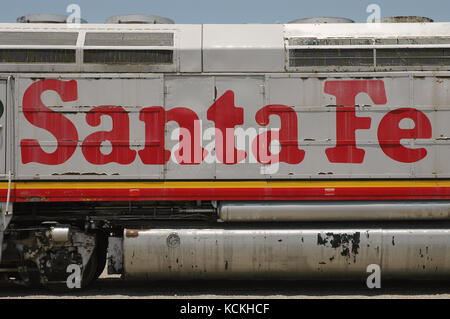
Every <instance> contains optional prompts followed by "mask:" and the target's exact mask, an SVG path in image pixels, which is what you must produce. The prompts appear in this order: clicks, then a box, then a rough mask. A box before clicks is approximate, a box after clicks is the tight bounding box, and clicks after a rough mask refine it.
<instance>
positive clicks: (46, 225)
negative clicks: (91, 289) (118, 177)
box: [0, 202, 215, 288]
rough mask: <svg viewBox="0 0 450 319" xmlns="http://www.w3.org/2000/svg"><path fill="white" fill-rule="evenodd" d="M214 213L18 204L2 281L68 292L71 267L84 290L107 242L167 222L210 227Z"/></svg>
mask: <svg viewBox="0 0 450 319" xmlns="http://www.w3.org/2000/svg"><path fill="white" fill-rule="evenodd" d="M214 211H215V209H214V207H212V206H211V203H209V205H207V204H204V203H202V202H192V203H183V205H176V206H175V205H174V204H173V203H167V202H161V203H131V202H130V203H95V204H91V203H82V204H80V203H18V204H16V205H15V207H14V217H13V218H12V220H11V222H10V223H9V226H8V228H7V230H6V231H5V233H4V238H3V254H2V255H1V263H0V279H2V280H7V281H12V282H14V283H17V284H20V285H25V286H48V287H58V288H64V287H65V286H66V283H67V282H66V281H67V278H68V276H69V275H70V273H68V272H67V269H68V267H69V266H70V265H77V266H79V269H80V278H81V283H80V285H81V286H82V287H85V286H88V285H89V284H90V283H91V282H92V281H94V280H95V279H96V278H98V276H99V275H100V274H101V273H102V272H103V270H104V267H105V264H106V253H107V246H108V237H110V236H117V235H118V234H120V233H122V232H123V230H124V228H126V227H137V225H140V226H139V227H150V226H154V225H155V224H160V223H164V221H166V222H167V221H173V222H174V221H181V222H183V221H186V222H189V221H191V222H202V223H204V222H206V223H209V222H213V221H215V218H214V215H213V214H211V213H212V212H214Z"/></svg>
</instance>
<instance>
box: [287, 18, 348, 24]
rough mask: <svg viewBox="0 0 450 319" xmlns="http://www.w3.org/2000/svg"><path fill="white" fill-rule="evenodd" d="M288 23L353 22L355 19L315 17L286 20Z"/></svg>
mask: <svg viewBox="0 0 450 319" xmlns="http://www.w3.org/2000/svg"><path fill="white" fill-rule="evenodd" d="M288 23H290V24H296V23H301V24H303V23H355V21H353V20H351V19H347V18H336V17H316V18H303V19H297V20H293V21H290V22H288Z"/></svg>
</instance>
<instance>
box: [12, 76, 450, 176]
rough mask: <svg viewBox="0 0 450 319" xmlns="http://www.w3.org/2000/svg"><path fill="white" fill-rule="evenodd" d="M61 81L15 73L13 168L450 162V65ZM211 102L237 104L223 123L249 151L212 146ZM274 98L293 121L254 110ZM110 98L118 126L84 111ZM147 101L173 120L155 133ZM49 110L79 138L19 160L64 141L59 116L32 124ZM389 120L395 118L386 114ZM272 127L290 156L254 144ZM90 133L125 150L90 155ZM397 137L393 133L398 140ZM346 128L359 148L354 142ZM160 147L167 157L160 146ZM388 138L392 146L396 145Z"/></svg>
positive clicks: (440, 169)
mask: <svg viewBox="0 0 450 319" xmlns="http://www.w3.org/2000/svg"><path fill="white" fill-rule="evenodd" d="M58 81H59V82H57V83H59V84H58V85H63V84H64V85H66V86H67V87H69V86H70V90H69V89H68V88H67V89H66V90H68V91H67V92H71V93H70V94H73V95H72V96H70V97H68V99H69V100H67V101H62V100H61V98H62V97H61V94H63V93H64V91H63V90H60V91H59V92H58V90H56V89H51V88H50V89H47V90H45V89H43V86H41V87H40V86H39V85H44V83H48V81H47V82H45V81H43V80H38V79H35V78H33V77H29V76H22V77H21V78H20V79H19V80H18V82H17V87H16V94H17V100H16V104H17V108H16V119H15V121H16V125H15V130H16V132H15V135H14V141H15V142H14V144H15V147H16V148H15V153H14V154H15V158H16V160H15V161H14V163H15V165H16V167H15V172H16V177H17V178H19V179H36V178H38V179H98V177H101V178H102V179H121V178H133V179H275V178H276V179H339V178H353V179H357V178H384V179H390V178H448V177H450V166H449V165H448V161H447V160H446V159H447V158H448V157H449V156H450V149H449V148H448V143H449V137H450V129H449V127H448V125H447V123H448V121H449V116H450V113H449V110H450V108H449V106H450V105H449V101H450V96H449V94H450V93H449V90H448V87H449V86H450V76H448V74H447V73H440V75H439V76H436V73H422V74H418V73H417V74H411V75H410V74H407V73H386V74H383V77H382V78H379V77H378V76H376V75H375V74H365V77H364V79H361V78H360V77H359V75H357V74H351V75H344V74H327V73H326V74H322V75H307V76H306V75H292V74H291V75H288V74H267V75H265V76H263V75H214V76H213V75H210V76H202V75H195V76H194V75H191V76H163V75H149V76H145V77H143V78H135V77H133V76H130V78H120V77H118V78H112V79H111V78H107V77H106V76H105V75H102V76H100V75H99V76H98V77H97V78H91V77H85V76H74V75H71V76H65V77H62V78H61V80H58ZM37 85H38V86H37ZM367 87H368V89H367ZM353 89H356V90H359V91H358V92H359V94H357V95H356V94H354V93H352V92H353V91H352V90H353ZM39 90H40V91H39ZM27 92H28V93H27ZM25 97H27V99H25ZM24 101H25V102H26V103H27V107H28V110H27V111H26V112H27V114H25V113H24ZM40 103H42V105H44V106H45V107H46V108H48V109H47V110H46V111H45V112H41V111H40V113H39V112H38V113H37V114H36V113H33V111H32V107H36V108H37V107H38V106H39V105H41V104H40ZM343 104H345V105H343ZM215 105H223V106H221V108H222V107H229V108H231V109H230V111H227V112H233V114H235V115H236V116H241V115H239V112H241V111H239V110H242V118H241V120H242V124H240V123H237V124H235V125H234V126H229V127H231V128H233V127H234V130H233V131H234V137H235V146H234V147H236V148H237V149H239V150H242V151H245V155H244V157H240V158H239V159H238V158H237V157H233V155H232V158H231V160H228V159H226V158H223V157H221V156H220V155H218V153H217V152H216V150H215V147H217V141H218V140H217V138H215V135H216V132H217V126H216V129H215V121H217V120H218V119H219V118H220V117H221V116H222V117H223V115H220V114H221V113H217V114H219V115H217V116H218V118H217V119H216V120H214V117H215V112H218V111H219V109H217V107H216V106H215ZM274 105H277V107H282V108H284V109H285V111H290V112H291V113H290V114H288V115H289V116H290V119H292V121H293V122H292V123H296V125H297V127H294V126H293V124H290V123H291V122H283V123H282V122H281V121H280V115H281V114H283V113H280V115H279V116H277V113H276V112H275V113H273V114H272V115H270V117H268V120H267V121H266V120H264V121H263V122H261V119H260V120H258V121H259V122H256V117H257V114H258V112H259V114H260V115H261V114H264V113H261V112H263V111H262V109H263V108H264V107H265V111H264V112H271V111H270V110H271V108H273V106H274ZM350 105H354V106H355V107H351V106H350ZM105 106H107V107H105ZM108 106H112V107H114V108H116V110H120V113H121V114H122V116H121V119H120V121H118V120H116V121H115V122H114V125H113V122H112V116H115V115H116V114H117V112H112V111H107V112H106V113H105V114H104V115H102V116H100V117H99V122H98V123H97V122H95V123H94V122H89V123H90V124H89V123H87V120H86V116H87V115H88V114H89V113H91V115H90V116H94V115H93V114H96V113H97V114H98V113H99V112H101V110H102V108H103V109H104V108H108ZM342 106H347V108H343V107H342ZM149 107H151V110H160V111H161V112H163V111H164V112H169V113H167V114H173V115H170V116H173V120H169V121H166V123H165V124H164V137H163V134H162V133H161V136H159V137H158V136H157V133H156V132H158V130H159V129H161V127H160V126H158V125H159V124H158V122H156V121H154V120H152V121H148V120H147V122H146V121H145V120H144V118H142V117H143V116H144V114H143V113H144V112H143V110H148V108H149ZM30 108H31V109H30ZM49 110H51V112H56V113H55V114H59V116H61V118H63V117H64V118H66V119H67V120H68V121H70V123H72V125H73V128H74V130H76V133H77V136H76V137H77V139H76V140H73V141H71V143H74V144H76V147H75V149H74V151H73V154H72V155H70V156H68V158H67V159H65V160H61V161H59V160H56V162H55V163H54V164H43V163H41V162H39V161H38V160H37V159H36V158H32V159H30V158H29V159H28V160H25V157H24V151H31V152H32V153H33V152H38V151H39V149H41V148H42V150H43V151H44V152H46V153H47V154H51V153H52V152H54V151H55V150H56V149H57V146H58V145H59V144H58V142H57V139H56V138H55V137H54V136H53V135H52V134H51V131H52V130H53V131H55V130H57V129H58V127H57V126H54V127H52V126H51V125H52V124H51V122H47V123H48V124H42V125H43V126H42V127H37V126H36V124H37V123H38V122H37V121H38V120H39V121H41V120H44V119H45V117H46V116H47V114H48V113H49V112H50V111H49ZM160 111H158V112H160ZM341 111H343V113H341ZM111 112H112V113H111ZM152 112H155V111H152ZM283 112H284V111H283ZM353 112H354V113H353ZM408 112H410V115H408V114H409V113H408ZM338 113H339V114H341V115H342V114H343V116H344V118H343V119H344V121H349V120H351V119H354V120H355V121H356V120H357V121H358V124H353V125H362V124H361V121H364V123H365V124H364V125H363V126H361V127H360V128H353V129H352V128H351V126H348V125H347V126H345V125H343V124H342V123H344V122H342V121H341V122H339V120H338ZM153 114H155V113H153ZM161 114H163V113H161ZM208 114H209V115H208ZM228 114H231V113H228ZM396 114H400V115H399V116H402V121H401V123H400V122H396V121H395V120H394V122H392V119H393V118H394V117H395V116H397V115H396ZM401 114H404V115H401ZM25 115H27V117H28V119H27V118H26V117H25ZM32 115H33V116H36V118H35V120H34V122H33V123H34V124H33V123H32V122H30V119H31V116H32ZM260 115H259V116H260ZM161 116H163V115H161ZM393 116H394V117H393ZM355 117H357V118H355ZM388 119H390V122H387V120H388ZM196 121H197V122H196ZM285 121H286V119H285ZM67 123H69V122H67ZM180 123H184V124H183V125H185V127H186V128H187V129H188V130H189V133H191V136H192V137H193V139H192V141H194V142H193V143H192V144H191V145H188V146H186V148H187V149H186V152H188V151H189V152H191V156H190V157H189V158H188V160H187V162H184V163H185V164H182V163H183V160H182V159H180V158H179V157H177V151H179V150H180V148H181V146H180V145H179V142H180V134H181V133H180V130H178V129H179V128H180V125H181V124H180ZM355 123H356V122H355ZM186 125H187V126H186ZM186 128H185V129H186ZM146 129H147V130H148V132H153V133H151V134H153V135H152V137H146V134H150V133H146ZM267 129H272V130H275V131H276V130H279V129H284V130H289V137H284V139H285V140H284V141H283V143H284V144H285V146H287V145H290V144H292V145H295V146H291V147H297V149H298V150H297V151H296V152H297V153H298V154H294V153H292V152H291V151H292V148H291V149H290V150H289V149H288V150H289V152H290V153H289V154H291V155H292V154H294V155H295V156H296V157H291V158H289V156H291V155H288V157H285V158H284V159H281V158H280V159H279V160H277V159H276V157H277V155H276V154H277V153H278V152H279V151H280V150H281V151H283V147H281V148H280V146H279V144H278V146H277V145H276V143H275V142H278V141H277V140H276V139H275V140H273V141H272V142H273V143H272V145H271V148H272V151H273V154H275V155H273V156H274V157H273V160H274V162H273V165H265V164H264V161H261V160H257V154H259V153H258V152H260V151H261V150H258V149H257V148H256V149H255V148H254V147H253V146H252V145H254V143H255V141H256V137H257V135H258V134H262V132H263V130H267ZM111 130H114V131H115V132H116V134H118V133H117V132H121V133H120V134H119V136H118V137H113V136H109V135H108V133H107V132H109V131H111ZM152 130H153V131H152ZM347 130H348V131H349V132H347ZM233 131H232V134H233ZM102 132H103V133H102ZM338 132H340V133H338ZM353 132H354V133H353ZM352 134H354V135H352ZM405 134H406V135H405ZM339 135H340V137H339ZM88 136H90V138H91V139H92V138H94V137H95V139H96V141H97V142H96V143H101V147H100V149H101V153H102V154H104V155H105V156H106V155H107V154H109V153H110V152H111V150H112V149H113V147H112V144H114V145H116V146H114V148H115V150H116V153H118V154H119V153H120V154H121V155H122V154H123V153H122V152H117V149H120V150H123V151H124V152H126V154H129V158H127V159H126V160H125V162H120V161H119V159H118V158H117V157H116V158H114V157H113V158H110V159H107V160H106V162H105V163H92V160H91V161H88V159H87V157H86V151H89V150H91V149H92V147H91V148H90V146H85V145H86V141H87V140H86V138H87V137H88ZM147 136H148V135H147ZM383 136H385V137H383ZM396 136H400V140H399V141H397V140H396V139H397V137H396ZM352 138H353V139H354V143H355V145H354V147H356V148H357V149H356V150H355V149H354V148H352V147H351V143H352V140H351V139H352ZM29 140H36V141H37V143H38V144H37V145H29V146H24V144H23V143H25V141H29ZM185 141H186V140H185ZM219 142H220V140H219ZM27 143H28V142H27ZM231 143H232V142H231ZM252 143H253V144H252ZM289 143H290V144H289ZM338 144H341V146H340V147H341V148H343V149H344V150H345V151H344V153H343V154H341V155H342V156H343V158H336V157H334V155H333V152H335V150H336V146H337V145H338ZM200 146H201V147H203V149H204V151H203V159H202V152H200V153H199V154H197V153H198V152H197V151H198V150H199V147H200ZM231 146H232V147H233V145H231ZM285 146H284V147H285ZM146 147H154V148H153V149H154V150H155V152H161V153H160V154H161V155H160V156H161V161H162V162H160V163H156V162H154V161H153V162H151V161H150V162H149V160H148V156H150V155H149V154H150V153H145V152H144V153H142V150H143V149H144V148H146ZM162 147H164V149H165V150H166V154H170V157H165V156H167V155H164V154H162V151H159V150H160V149H161V148H162ZM227 147H228V146H227ZM391 147H394V150H395V149H397V150H396V151H395V152H391V151H390V148H391ZM59 148H60V149H61V148H62V149H64V146H61V145H59ZM94 149H95V148H94ZM148 150H150V149H148ZM288 150H285V151H288ZM294 151H295V150H294ZM336 151H337V150H336ZM167 152H168V153H167ZM195 152H197V153H195ZM303 152H304V153H303ZM345 152H347V153H345ZM416 153H417V154H416ZM419 153H420V154H419ZM196 154H197V155H198V156H197V155H196ZM302 154H303V155H302ZM146 156H147V158H146ZM196 156H197V158H196ZM223 156H225V155H223ZM224 162H226V163H224Z"/></svg>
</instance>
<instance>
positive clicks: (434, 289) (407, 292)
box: [0, 272, 450, 299]
mask: <svg viewBox="0 0 450 319" xmlns="http://www.w3.org/2000/svg"><path fill="white" fill-rule="evenodd" d="M385 284H386V285H385V286H384V287H382V288H381V289H376V290H370V289H368V288H366V287H365V286H364V284H362V283H339V282H332V283H330V282H292V281H289V282H281V281H196V282H191V281H181V282H180V281H172V282H131V281H125V280H122V279H120V277H119V276H117V275H115V276H109V275H107V274H106V272H104V273H103V274H102V276H101V277H100V279H99V280H98V281H97V282H96V283H95V284H94V285H93V286H92V287H90V288H88V289H86V290H83V291H73V292H68V293H55V292H52V291H49V290H45V289H32V290H30V289H26V288H24V287H19V286H15V285H2V286H0V298H1V299H4V298H6V299H10V298H14V299H15V298H19V299H24V298H26V299H28V298H32V299H53V298H65V299H73V298H83V299H110V298H114V299H126V298H146V299H168V298H183V299H184V298H189V299H196V298H207V299H210V298H212V299H220V298H244V299H245V298H252V299H266V298H270V299H273V298H276V299H286V298H290V299H311V298H312V299H317V298H320V299H324V298H332V299H341V298H344V299H366V298H381V299H398V298H402V299H416V298H420V299H435V298H439V299H447V298H450V283H449V282H438V283H436V282H434V283H424V282H415V283H414V282H412V283H411V282H407V283H406V282H403V283H394V282H389V283H385Z"/></svg>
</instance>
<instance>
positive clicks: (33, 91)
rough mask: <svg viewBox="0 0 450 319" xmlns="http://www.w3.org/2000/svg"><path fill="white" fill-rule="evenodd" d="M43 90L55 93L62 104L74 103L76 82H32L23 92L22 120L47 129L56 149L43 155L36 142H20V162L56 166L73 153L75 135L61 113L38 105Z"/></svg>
mask: <svg viewBox="0 0 450 319" xmlns="http://www.w3.org/2000/svg"><path fill="white" fill-rule="evenodd" d="M45 91H55V92H57V93H58V95H59V96H60V97H61V100H62V101H63V102H70V101H75V100H76V99H77V98H78V95H77V82H76V81H74V80H72V81H61V80H54V79H48V80H41V81H37V82H35V83H33V84H32V85H30V87H29V88H28V89H27V90H26V91H25V94H24V96H23V102H22V110H23V115H24V116H25V118H26V119H27V120H28V122H30V123H31V124H33V125H34V126H37V127H39V128H42V129H44V130H47V131H48V132H49V133H51V134H52V135H53V136H54V137H55V138H56V143H57V147H56V150H55V151H54V152H53V153H47V152H45V151H44V150H43V149H42V147H41V146H40V145H39V142H38V140H36V139H23V140H21V141H20V150H21V155H22V163H23V164H27V163H32V162H34V163H39V164H46V165H59V164H62V163H64V162H66V161H67V160H68V159H69V158H70V157H71V156H72V155H73V153H74V152H75V150H76V147H77V143H78V132H77V129H76V127H75V125H74V124H73V123H72V122H71V121H70V120H69V119H68V118H66V117H65V116H64V115H63V114H61V113H58V112H55V111H53V110H52V109H50V108H49V107H47V106H45V105H44V103H42V100H41V95H42V93H44V92H45Z"/></svg>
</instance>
